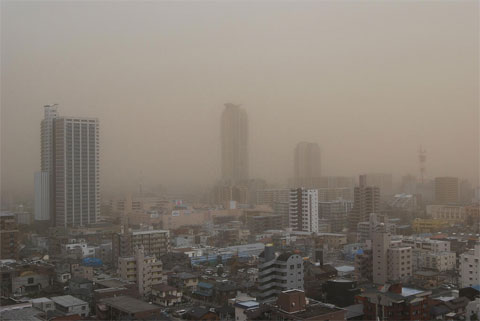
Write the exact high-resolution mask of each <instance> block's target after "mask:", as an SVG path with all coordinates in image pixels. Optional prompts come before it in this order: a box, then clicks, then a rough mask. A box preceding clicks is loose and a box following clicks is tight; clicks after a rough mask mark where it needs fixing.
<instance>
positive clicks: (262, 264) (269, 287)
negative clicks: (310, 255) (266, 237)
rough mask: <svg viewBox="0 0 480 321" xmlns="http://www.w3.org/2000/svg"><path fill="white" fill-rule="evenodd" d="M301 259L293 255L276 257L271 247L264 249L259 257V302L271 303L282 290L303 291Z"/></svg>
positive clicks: (286, 254)
mask: <svg viewBox="0 0 480 321" xmlns="http://www.w3.org/2000/svg"><path fill="white" fill-rule="evenodd" d="M303 277H304V274H303V258H302V257H301V256H300V255H298V254H294V253H282V254H280V255H278V256H277V255H276V254H275V251H274V248H273V246H271V245H269V246H266V247H265V250H264V251H263V252H262V253H261V254H260V256H259V265H258V284H259V285H258V290H259V297H258V301H259V302H266V301H271V300H274V299H275V298H276V296H277V295H278V294H279V293H280V292H281V291H284V290H290V289H299V290H303V289H304V284H303Z"/></svg>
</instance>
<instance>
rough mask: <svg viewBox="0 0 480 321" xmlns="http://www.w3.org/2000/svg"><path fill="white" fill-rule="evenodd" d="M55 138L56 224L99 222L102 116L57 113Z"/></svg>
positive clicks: (54, 209)
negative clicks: (100, 130)
mask: <svg viewBox="0 0 480 321" xmlns="http://www.w3.org/2000/svg"><path fill="white" fill-rule="evenodd" d="M52 138H53V142H52V147H53V155H54V156H53V173H52V174H53V193H54V194H53V195H52V196H53V199H54V207H53V213H54V216H53V217H54V223H55V226H59V227H76V226H85V225H88V224H93V223H96V222H97V217H98V216H99V214H100V184H99V177H100V168H99V148H100V147H99V122H98V119H96V118H78V117H58V116H57V117H56V118H54V119H53V135H52ZM44 156H45V155H43V154H42V157H44ZM46 157H47V158H48V157H51V156H46Z"/></svg>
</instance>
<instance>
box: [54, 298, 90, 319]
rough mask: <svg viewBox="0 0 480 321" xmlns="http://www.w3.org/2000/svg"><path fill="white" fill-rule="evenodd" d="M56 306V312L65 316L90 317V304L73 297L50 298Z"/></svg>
mask: <svg viewBox="0 0 480 321" xmlns="http://www.w3.org/2000/svg"><path fill="white" fill-rule="evenodd" d="M50 299H51V300H52V301H53V303H54V304H55V310H57V311H58V312H60V313H62V314H63V315H74V314H78V315H79V316H82V317H88V315H89V313H90V309H89V307H88V303H87V302H85V301H83V300H80V299H78V298H76V297H74V296H71V295H62V296H54V297H51V298H50Z"/></svg>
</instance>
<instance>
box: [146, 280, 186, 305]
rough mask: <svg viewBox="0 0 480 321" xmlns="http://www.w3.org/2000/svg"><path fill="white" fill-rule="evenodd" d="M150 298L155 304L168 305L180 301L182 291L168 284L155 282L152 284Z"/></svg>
mask: <svg viewBox="0 0 480 321" xmlns="http://www.w3.org/2000/svg"><path fill="white" fill-rule="evenodd" d="M151 298H152V301H153V302H154V303H155V304H158V305H161V306H164V307H169V306H172V305H175V304H178V303H180V302H182V291H180V290H177V288H175V287H173V286H170V285H168V284H164V283H163V284H157V285H153V286H152V295H151Z"/></svg>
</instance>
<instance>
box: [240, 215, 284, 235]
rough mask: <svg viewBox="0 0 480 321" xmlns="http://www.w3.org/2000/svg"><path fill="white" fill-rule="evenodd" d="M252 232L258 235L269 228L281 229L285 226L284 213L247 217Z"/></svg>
mask: <svg viewBox="0 0 480 321" xmlns="http://www.w3.org/2000/svg"><path fill="white" fill-rule="evenodd" d="M247 226H248V229H249V230H250V234H253V235H256V234H260V233H263V232H265V231H267V230H281V229H282V228H283V216H282V215H258V216H250V217H248V218H247Z"/></svg>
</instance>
